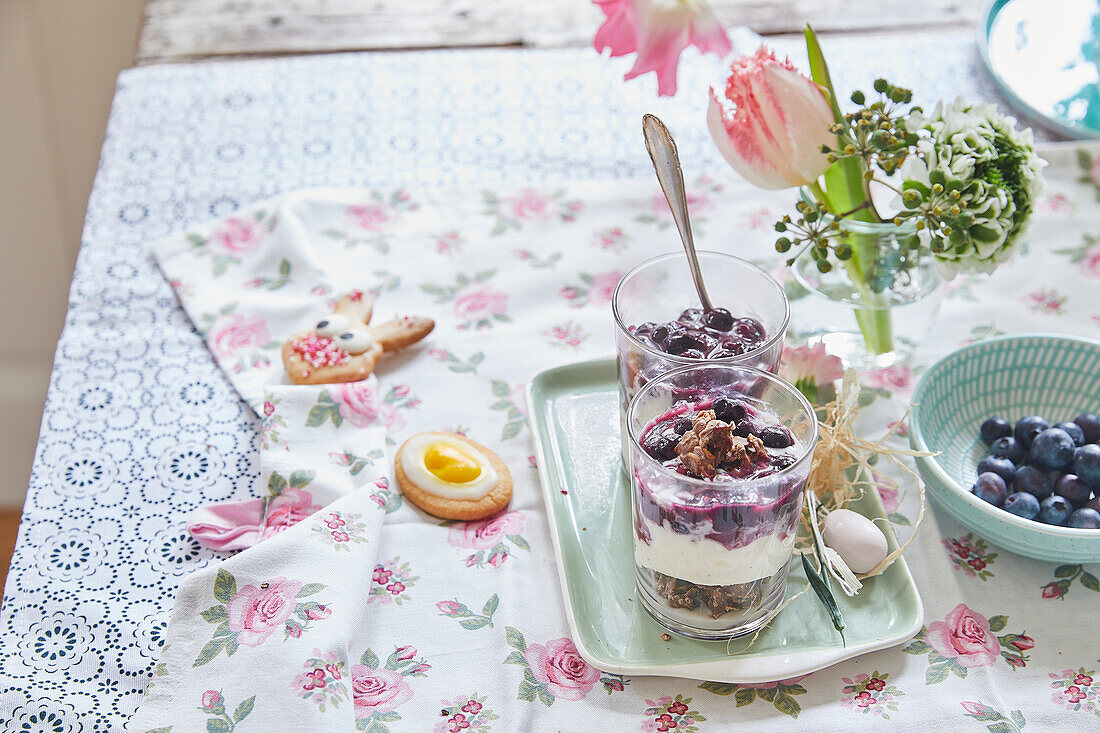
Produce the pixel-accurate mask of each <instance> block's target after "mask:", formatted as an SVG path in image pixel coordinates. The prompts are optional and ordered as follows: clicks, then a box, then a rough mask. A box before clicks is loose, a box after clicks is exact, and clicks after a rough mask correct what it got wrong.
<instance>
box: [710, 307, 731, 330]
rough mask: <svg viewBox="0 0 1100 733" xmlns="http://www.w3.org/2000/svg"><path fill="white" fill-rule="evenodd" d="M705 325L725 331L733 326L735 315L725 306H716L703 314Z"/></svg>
mask: <svg viewBox="0 0 1100 733" xmlns="http://www.w3.org/2000/svg"><path fill="white" fill-rule="evenodd" d="M703 325H704V326H706V327H707V328H713V329H714V330H715V331H722V332H725V331H728V330H730V329H731V328H733V316H732V315H730V312H729V311H728V310H726V309H725V308H715V309H713V310H709V311H707V312H706V313H704V314H703Z"/></svg>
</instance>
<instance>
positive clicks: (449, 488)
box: [401, 433, 500, 501]
mask: <svg viewBox="0 0 1100 733" xmlns="http://www.w3.org/2000/svg"><path fill="white" fill-rule="evenodd" d="M435 443H444V444H446V445H451V446H454V447H455V448H457V449H458V450H460V451H462V452H463V453H466V454H467V455H470V456H472V457H473V458H474V459H475V460H476V461H477V463H478V465H479V466H480V467H481V474H480V475H479V476H478V477H477V478H476V479H474V480H473V481H468V482H466V483H464V484H452V483H447V482H446V481H443V480H442V479H440V478H439V477H438V476H436V475H435V474H433V473H432V472H431V471H429V470H428V469H427V467H426V466H425V465H424V453H425V452H427V450H428V448H430V447H431V446H432V445H433V444H435ZM401 468H403V469H405V475H406V476H408V477H409V479H410V480H411V481H412V482H413V483H414V484H416V485H417V486H419V487H420V488H421V489H423V490H424V491H427V492H428V493H431V494H435V495H436V496H439V497H442V498H444V499H464V500H466V501H477V500H478V499H480V498H481V497H483V496H485V495H486V494H488V493H489V492H490V491H492V490H493V487H495V486H496V485H497V483H498V482H499V481H500V477H499V476H497V472H496V469H494V468H493V464H492V462H491V461H490V460H489V458H488V456H486V455H485V454H484V453H482V452H481V451H479V450H478V449H477V448H475V447H474V446H472V445H470V444H469V443H467V442H466V441H463V440H456V439H455V438H454V436H451V435H447V434H446V433H421V434H420V435H414V436H413V437H411V438H409V440H408V442H407V443H405V447H404V448H403V449H402V450H401Z"/></svg>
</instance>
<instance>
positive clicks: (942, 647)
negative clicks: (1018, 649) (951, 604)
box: [926, 603, 1000, 667]
mask: <svg viewBox="0 0 1100 733" xmlns="http://www.w3.org/2000/svg"><path fill="white" fill-rule="evenodd" d="M926 638H927V639H928V642H929V643H930V644H931V645H932V647H933V648H934V649H935V650H936V651H937V652H939V653H940V654H942V655H943V656H945V657H947V658H948V659H955V660H958V662H959V664H961V665H962V666H964V667H985V666H987V665H990V664H993V662H994V661H995V660H996V659H997V652H998V650H999V649H1000V645H999V644H998V643H997V639H996V637H995V636H993V634H992V633H991V632H990V630H989V622H988V621H987V620H986V618H985V617H984V616H982V615H981V614H980V613H975V612H974V611H971V610H970V609H969V608H967V607H966V605H965V604H963V603H960V604H959V605H957V606H955V608H954V610H952V611H951V613H949V614H947V617H946V618H945V619H944V620H943V621H936V622H935V623H932V624H929V625H928V633H927V634H926Z"/></svg>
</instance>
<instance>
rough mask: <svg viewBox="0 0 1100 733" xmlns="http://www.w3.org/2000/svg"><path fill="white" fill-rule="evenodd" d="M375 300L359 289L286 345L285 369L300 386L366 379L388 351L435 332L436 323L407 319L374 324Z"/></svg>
mask: <svg viewBox="0 0 1100 733" xmlns="http://www.w3.org/2000/svg"><path fill="white" fill-rule="evenodd" d="M373 310H374V298H373V297H371V296H370V295H369V294H368V293H363V292H361V291H358V290H353V291H352V292H350V293H348V294H347V295H343V296H341V297H340V299H339V300H337V301H336V306H335V307H334V308H333V312H332V313H330V314H329V315H327V316H325V317H324V318H322V319H321V320H319V321H317V323H316V324H315V325H314V326H313V328H310V329H307V330H305V331H299V332H298V333H296V334H294V335H293V336H291V337H290V338H289V339H287V341H286V343H284V344H283V365H284V366H285V367H286V373H287V376H288V377H290V381H291V382H293V383H294V384H332V383H336V382H357V381H359V380H360V379H366V378H367V376H368V375H370V373H371V372H373V371H374V367H375V365H376V364H377V363H378V360H379V359H380V358H381V357H382V354H383V353H385V352H387V351H395V350H397V349H401V348H404V347H406V346H408V345H410V344H414V343H416V342H417V341H419V340H420V339H422V338H424V337H425V336H427V335H428V334H429V333H431V331H432V329H433V328H435V321H433V320H431V319H430V318H421V317H418V316H405V317H402V318H395V319H393V320H392V321H386V322H385V323H380V324H378V325H377V326H372V325H370V319H371V315H372V313H373Z"/></svg>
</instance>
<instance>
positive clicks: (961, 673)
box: [947, 659, 967, 679]
mask: <svg viewBox="0 0 1100 733" xmlns="http://www.w3.org/2000/svg"><path fill="white" fill-rule="evenodd" d="M947 667H948V669H950V670H951V671H952V672H953V673H954V674H955V676H956V677H959V678H961V679H966V674H967V669H966V667H964V666H962V665H961V664H959V660H958V659H952V660H950V661H949V662H948V663H947Z"/></svg>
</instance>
